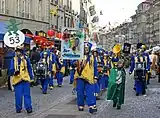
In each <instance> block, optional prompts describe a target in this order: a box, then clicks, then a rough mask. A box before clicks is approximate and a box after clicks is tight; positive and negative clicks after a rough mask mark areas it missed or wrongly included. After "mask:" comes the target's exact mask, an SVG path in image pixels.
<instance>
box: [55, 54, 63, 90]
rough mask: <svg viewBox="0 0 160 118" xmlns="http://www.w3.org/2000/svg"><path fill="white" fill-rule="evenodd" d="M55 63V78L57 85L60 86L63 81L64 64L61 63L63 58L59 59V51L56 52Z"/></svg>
mask: <svg viewBox="0 0 160 118" xmlns="http://www.w3.org/2000/svg"><path fill="white" fill-rule="evenodd" d="M57 56H58V58H57V64H56V69H57V72H56V79H57V83H58V87H62V83H63V77H64V74H65V66H64V64H63V60H62V59H61V55H60V52H57Z"/></svg>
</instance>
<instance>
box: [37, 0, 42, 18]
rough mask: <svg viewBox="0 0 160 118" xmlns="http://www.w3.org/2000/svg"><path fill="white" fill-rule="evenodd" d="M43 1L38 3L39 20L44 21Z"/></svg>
mask: <svg viewBox="0 0 160 118" xmlns="http://www.w3.org/2000/svg"><path fill="white" fill-rule="evenodd" d="M41 17H42V0H39V3H38V20H42V18H41Z"/></svg>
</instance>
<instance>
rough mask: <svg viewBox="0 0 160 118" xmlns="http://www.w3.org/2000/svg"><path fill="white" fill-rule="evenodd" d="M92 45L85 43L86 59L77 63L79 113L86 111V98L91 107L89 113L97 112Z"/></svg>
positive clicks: (76, 77)
mask: <svg viewBox="0 0 160 118" xmlns="http://www.w3.org/2000/svg"><path fill="white" fill-rule="evenodd" d="M91 47H92V45H91V44H90V43H85V57H84V59H82V60H79V61H77V70H76V72H75V79H76V90H77V105H78V109H79V111H83V110H84V105H85V102H84V98H85V96H86V103H87V105H88V106H89V112H90V113H95V112H97V107H96V97H95V95H94V91H95V90H94V87H95V86H94V83H95V80H94V68H93V63H94V62H93V60H92V59H91V55H90V52H91Z"/></svg>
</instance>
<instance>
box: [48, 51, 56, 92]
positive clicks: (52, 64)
mask: <svg viewBox="0 0 160 118" xmlns="http://www.w3.org/2000/svg"><path fill="white" fill-rule="evenodd" d="M56 58H57V56H56V55H55V53H54V49H51V51H50V55H49V60H50V61H49V71H50V75H49V87H50V89H53V87H54V81H53V80H54V76H55V73H56Z"/></svg>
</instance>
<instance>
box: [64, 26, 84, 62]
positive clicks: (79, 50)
mask: <svg viewBox="0 0 160 118" xmlns="http://www.w3.org/2000/svg"><path fill="white" fill-rule="evenodd" d="M62 33H63V40H62V41H61V57H62V58H63V59H69V60H79V59H83V55H84V33H83V32H79V31H78V30H77V29H73V28H63V29H62Z"/></svg>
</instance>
